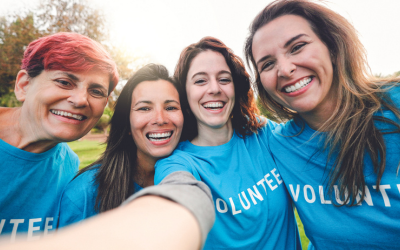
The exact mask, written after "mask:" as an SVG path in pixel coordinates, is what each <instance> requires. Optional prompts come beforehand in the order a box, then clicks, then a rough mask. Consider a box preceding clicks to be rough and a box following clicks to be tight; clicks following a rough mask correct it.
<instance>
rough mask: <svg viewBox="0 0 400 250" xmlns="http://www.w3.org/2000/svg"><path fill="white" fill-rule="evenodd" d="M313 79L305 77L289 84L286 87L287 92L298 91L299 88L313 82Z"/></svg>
mask: <svg viewBox="0 0 400 250" xmlns="http://www.w3.org/2000/svg"><path fill="white" fill-rule="evenodd" d="M311 80H312V78H311V77H307V78H306V79H303V80H301V81H298V82H296V84H293V85H290V86H287V87H285V92H286V93H291V92H295V91H298V90H299V89H301V88H304V87H305V86H307V85H308V84H309V83H310V82H311Z"/></svg>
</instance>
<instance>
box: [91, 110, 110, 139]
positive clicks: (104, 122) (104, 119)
mask: <svg viewBox="0 0 400 250" xmlns="http://www.w3.org/2000/svg"><path fill="white" fill-rule="evenodd" d="M110 120H111V117H110V116H109V115H107V114H103V115H102V116H101V117H100V119H99V120H98V121H97V123H96V125H94V128H95V129H98V130H101V131H102V132H103V133H104V134H105V135H106V134H107V132H108V131H107V128H108V125H109V124H110Z"/></svg>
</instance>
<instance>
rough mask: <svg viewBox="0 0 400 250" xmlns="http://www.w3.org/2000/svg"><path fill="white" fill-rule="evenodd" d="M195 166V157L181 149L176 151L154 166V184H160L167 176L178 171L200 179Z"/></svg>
mask: <svg viewBox="0 0 400 250" xmlns="http://www.w3.org/2000/svg"><path fill="white" fill-rule="evenodd" d="M195 165H196V164H195V163H194V159H193V156H191V155H190V154H188V153H186V152H184V151H182V150H180V149H176V150H174V152H173V153H172V155H170V156H168V157H167V158H164V159H161V160H159V161H157V163H156V165H155V166H154V168H155V175H154V183H155V184H158V183H160V182H161V181H162V180H163V179H164V178H165V177H166V176H168V175H169V174H171V173H174V172H177V171H185V172H189V173H191V174H193V175H194V176H195V177H196V178H200V177H199V175H198V173H197V170H196V167H195Z"/></svg>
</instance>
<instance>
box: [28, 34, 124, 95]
mask: <svg viewBox="0 0 400 250" xmlns="http://www.w3.org/2000/svg"><path fill="white" fill-rule="evenodd" d="M21 69H24V70H26V71H27V72H28V75H29V76H30V77H32V78H33V77H36V76H38V75H39V74H40V73H42V71H43V70H62V71H70V72H86V71H89V70H92V69H97V70H101V71H105V72H108V74H109V78H110V85H109V94H110V93H111V92H112V90H113V89H114V88H115V86H116V85H117V83H118V77H119V76H118V70H117V65H116V64H115V62H114V61H113V60H112V59H111V56H110V54H109V53H108V52H107V51H106V50H105V49H104V48H103V46H102V45H100V44H99V43H98V42H96V41H93V40H92V39H90V38H88V37H86V36H83V35H80V34H76V33H69V32H60V33H56V34H54V35H50V36H45V37H41V38H39V39H37V40H35V41H33V42H31V43H30V44H29V45H28V47H27V48H26V50H25V53H24V58H23V59H22V65H21Z"/></svg>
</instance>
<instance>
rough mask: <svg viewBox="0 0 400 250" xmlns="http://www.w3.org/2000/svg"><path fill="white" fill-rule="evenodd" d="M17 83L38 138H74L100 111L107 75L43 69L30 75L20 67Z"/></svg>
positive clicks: (105, 101) (21, 99)
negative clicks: (34, 74)
mask: <svg viewBox="0 0 400 250" xmlns="http://www.w3.org/2000/svg"><path fill="white" fill-rule="evenodd" d="M17 85H18V86H19V88H17V89H18V90H17V92H16V94H17V96H18V98H19V100H20V101H23V102H24V105H25V106H26V107H27V108H26V110H25V111H24V112H25V113H24V115H25V116H26V117H28V118H29V120H30V123H29V124H25V125H26V126H28V127H29V128H30V131H31V132H32V133H35V134H36V135H38V137H40V138H47V139H50V140H54V141H73V140H76V139H78V138H80V137H82V136H84V135H85V134H87V133H88V132H89V130H90V129H91V128H92V127H93V126H94V125H95V124H96V122H97V121H98V120H99V118H100V117H101V115H102V114H103V110H104V107H105V106H106V104H107V100H108V89H109V76H108V74H107V73H104V72H102V71H99V70H91V71H88V72H66V71H61V70H43V71H42V72H41V73H40V74H39V75H38V76H36V77H33V78H31V77H29V76H28V75H27V73H26V72H25V71H21V72H20V73H19V75H18V78H17Z"/></svg>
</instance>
